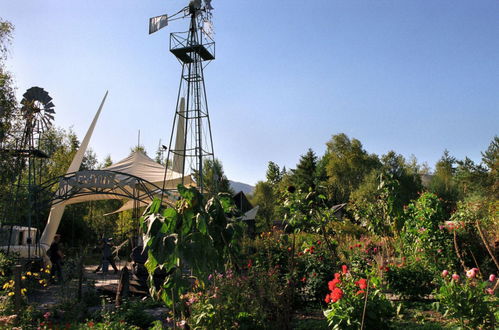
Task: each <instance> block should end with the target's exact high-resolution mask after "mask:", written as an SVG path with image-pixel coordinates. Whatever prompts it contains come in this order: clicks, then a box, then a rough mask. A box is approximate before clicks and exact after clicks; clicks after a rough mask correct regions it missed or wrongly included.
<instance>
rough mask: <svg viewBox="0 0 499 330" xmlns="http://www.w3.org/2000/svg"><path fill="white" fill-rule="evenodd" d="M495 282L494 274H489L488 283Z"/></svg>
mask: <svg viewBox="0 0 499 330" xmlns="http://www.w3.org/2000/svg"><path fill="white" fill-rule="evenodd" d="M495 280H496V274H490V276H489V281H490V282H494V281H495Z"/></svg>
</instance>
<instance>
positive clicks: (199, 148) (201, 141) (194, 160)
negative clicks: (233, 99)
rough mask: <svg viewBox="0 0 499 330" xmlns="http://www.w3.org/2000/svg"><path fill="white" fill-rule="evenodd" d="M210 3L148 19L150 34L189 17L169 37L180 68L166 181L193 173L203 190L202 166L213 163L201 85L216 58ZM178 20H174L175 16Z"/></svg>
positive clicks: (184, 179) (192, 4)
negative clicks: (184, 28) (186, 26)
mask: <svg viewBox="0 0 499 330" xmlns="http://www.w3.org/2000/svg"><path fill="white" fill-rule="evenodd" d="M210 2H211V1H208V0H204V3H203V4H202V3H201V1H200V0H193V1H191V2H190V3H189V5H188V6H187V7H185V8H183V9H182V10H181V11H179V12H178V13H177V14H175V15H173V16H172V17H167V15H162V16H157V17H154V18H151V20H150V26H149V28H150V29H149V33H153V32H155V31H157V30H159V29H160V28H162V27H164V26H166V25H167V23H168V20H170V21H171V20H173V19H178V18H184V17H189V18H190V24H189V30H188V31H186V32H176V33H171V34H170V51H171V52H172V53H173V54H174V55H175V56H176V57H177V59H178V60H179V62H180V64H181V65H182V74H181V77H180V86H179V90H178V96H177V105H176V111H175V117H174V120H173V126H172V131H171V135H170V144H169V146H168V154H167V158H166V159H167V160H166V161H167V171H166V173H165V179H166V180H165V181H167V180H172V179H173V177H174V176H175V175H178V174H177V173H180V174H181V175H182V176H181V180H179V181H180V182H181V183H182V184H186V183H187V182H189V181H188V180H187V178H188V177H189V176H190V175H191V174H192V173H196V174H197V175H196V181H197V182H196V184H197V186H198V188H199V189H200V191H201V192H203V190H204V182H203V163H204V161H205V160H206V159H210V160H214V152H213V140H212V134H211V126H210V118H209V113H208V102H207V98H206V89H205V82H204V68H205V67H206V65H207V64H208V63H209V62H210V61H212V60H214V59H215V42H214V41H213V39H212V24H211V16H212V14H211V10H212V9H213V7H211V4H210ZM178 15H182V16H181V17H178V18H174V17H175V16H178ZM180 182H179V183H180Z"/></svg>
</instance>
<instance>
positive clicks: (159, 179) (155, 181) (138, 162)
mask: <svg viewBox="0 0 499 330" xmlns="http://www.w3.org/2000/svg"><path fill="white" fill-rule="evenodd" d="M103 171H112V172H119V173H123V174H124V175H121V174H116V175H114V176H113V180H116V181H121V180H123V182H126V181H127V180H130V177H129V176H135V177H138V178H140V179H142V180H144V181H147V182H149V183H151V184H150V185H148V184H146V185H148V189H149V190H151V191H153V190H157V188H163V182H164V188H165V189H176V188H177V185H178V184H180V183H182V174H181V173H178V172H174V171H172V170H171V169H168V171H167V173H166V179H165V167H164V166H163V165H161V164H158V163H157V162H155V161H154V160H153V159H151V158H150V157H148V156H147V155H146V154H145V153H144V152H143V151H140V150H137V151H134V152H132V153H131V154H130V155H129V156H128V157H126V158H124V159H122V160H120V161H119V162H117V163H115V164H113V165H111V166H108V167H106V168H103V169H101V170H99V171H95V173H96V174H97V173H100V174H101V175H102V173H105V172H103ZM92 172H93V171H83V172H81V173H82V176H84V177H85V176H87V177H88V176H90V175H92ZM75 181H79V178H77V179H76V180H75ZM77 184H80V182H78V183H77ZM85 184H87V185H88V183H87V182H85ZM184 185H186V186H195V182H194V180H193V179H192V177H191V176H185V177H184ZM130 187H131V185H129V186H128V187H127V186H119V187H116V188H114V187H109V188H108V189H105V190H106V194H85V195H80V196H76V197H73V198H70V199H68V200H66V201H64V202H63V203H62V204H64V205H69V204H76V203H82V202H89V201H96V200H105V199H119V200H123V199H125V200H126V198H125V197H122V196H118V195H114V194H112V193H113V190H115V191H116V192H118V193H119V190H123V189H130ZM147 201H150V199H149V198H148V199H147ZM134 205H138V206H145V205H147V203H146V202H145V201H144V199H142V201H141V202H139V201H137V203H134V201H133V200H126V201H125V203H124V205H123V206H122V207H121V208H119V209H118V210H117V212H121V211H125V210H129V209H132V208H133V207H134ZM115 212H116V211H115ZM113 213H114V212H113Z"/></svg>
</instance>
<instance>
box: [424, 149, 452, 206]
mask: <svg viewBox="0 0 499 330" xmlns="http://www.w3.org/2000/svg"><path fill="white" fill-rule="evenodd" d="M456 162H457V160H456V158H454V157H452V156H451V155H450V153H449V151H448V150H445V151H444V154H443V155H442V158H440V160H439V161H438V162H437V163H436V165H435V172H434V173H433V177H432V179H431V182H430V185H429V190H430V191H431V192H432V193H434V194H436V195H437V196H439V197H441V198H442V199H443V201H444V202H445V204H444V205H443V206H444V209H445V211H446V212H447V214H450V211H451V209H452V208H453V206H454V204H455V202H456V200H457V198H458V190H457V187H456V184H455V182H454V179H453V176H454V173H455V171H456V168H455V164H456Z"/></svg>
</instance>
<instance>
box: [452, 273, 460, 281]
mask: <svg viewBox="0 0 499 330" xmlns="http://www.w3.org/2000/svg"><path fill="white" fill-rule="evenodd" d="M452 279H453V280H454V281H456V282H458V281H459V275H457V274H452Z"/></svg>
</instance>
